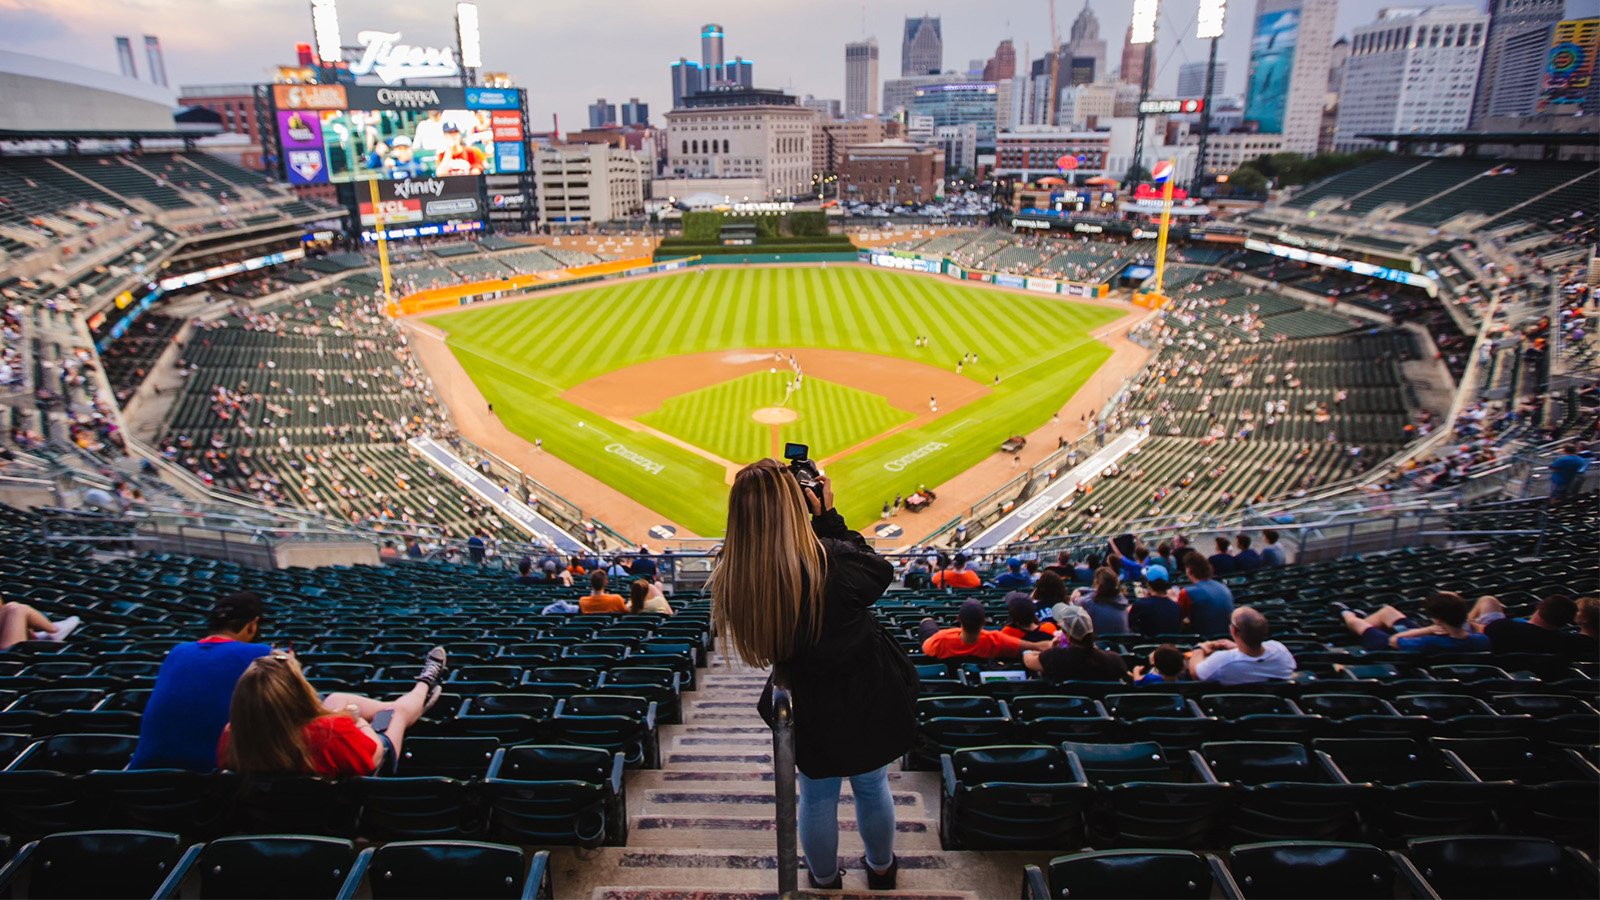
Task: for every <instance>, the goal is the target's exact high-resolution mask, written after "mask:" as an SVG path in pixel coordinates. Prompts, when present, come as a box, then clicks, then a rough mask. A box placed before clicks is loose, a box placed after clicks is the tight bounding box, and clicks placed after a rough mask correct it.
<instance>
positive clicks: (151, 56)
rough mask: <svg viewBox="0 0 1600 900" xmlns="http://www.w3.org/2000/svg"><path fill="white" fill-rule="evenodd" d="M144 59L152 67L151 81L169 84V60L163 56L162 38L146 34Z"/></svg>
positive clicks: (164, 84)
mask: <svg viewBox="0 0 1600 900" xmlns="http://www.w3.org/2000/svg"><path fill="white" fill-rule="evenodd" d="M144 59H145V63H146V64H148V66H149V69H150V83H151V84H159V85H161V86H162V87H166V86H167V62H166V60H165V59H163V58H162V57H161V39H160V38H158V37H156V36H155V35H153V34H147V35H145V36H144Z"/></svg>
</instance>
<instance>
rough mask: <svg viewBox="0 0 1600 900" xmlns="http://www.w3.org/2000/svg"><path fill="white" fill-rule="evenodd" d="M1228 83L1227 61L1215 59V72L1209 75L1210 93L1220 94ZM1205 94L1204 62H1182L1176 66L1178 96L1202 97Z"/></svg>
mask: <svg viewBox="0 0 1600 900" xmlns="http://www.w3.org/2000/svg"><path fill="white" fill-rule="evenodd" d="M1227 83H1228V61H1227V60H1224V59H1219V60H1217V72H1216V74H1215V75H1213V76H1211V93H1212V95H1214V96H1221V95H1222V94H1223V93H1225V91H1224V90H1223V88H1224V87H1225V86H1226V85H1227ZM1205 95H1206V63H1204V62H1191V63H1184V64H1183V65H1181V66H1179V67H1178V96H1179V97H1184V98H1186V97H1204V96H1205Z"/></svg>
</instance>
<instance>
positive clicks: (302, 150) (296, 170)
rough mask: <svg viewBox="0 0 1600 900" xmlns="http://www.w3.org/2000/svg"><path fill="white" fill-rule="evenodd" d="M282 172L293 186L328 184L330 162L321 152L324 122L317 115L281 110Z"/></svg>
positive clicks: (279, 127)
mask: <svg viewBox="0 0 1600 900" xmlns="http://www.w3.org/2000/svg"><path fill="white" fill-rule="evenodd" d="M278 135H279V137H280V138H281V139H282V140H283V169H284V174H285V175H286V176H287V177H288V179H289V183H290V184H327V183H328V160H327V157H326V156H324V154H323V152H322V120H321V119H319V118H318V117H317V114H316V113H314V112H300V111H289V112H286V111H281V110H280V111H279V112H278Z"/></svg>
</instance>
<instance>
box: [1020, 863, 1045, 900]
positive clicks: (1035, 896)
mask: <svg viewBox="0 0 1600 900" xmlns="http://www.w3.org/2000/svg"><path fill="white" fill-rule="evenodd" d="M1022 900H1050V884H1049V882H1047V881H1045V880H1044V871H1043V870H1042V869H1040V868H1039V867H1038V866H1023V867H1022Z"/></svg>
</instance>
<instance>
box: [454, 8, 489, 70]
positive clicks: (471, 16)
mask: <svg viewBox="0 0 1600 900" xmlns="http://www.w3.org/2000/svg"><path fill="white" fill-rule="evenodd" d="M456 39H457V40H459V41H460V42H461V67H462V68H463V69H478V68H482V67H483V47H482V46H481V45H480V44H479V42H478V4H476V3H457V4H456Z"/></svg>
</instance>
